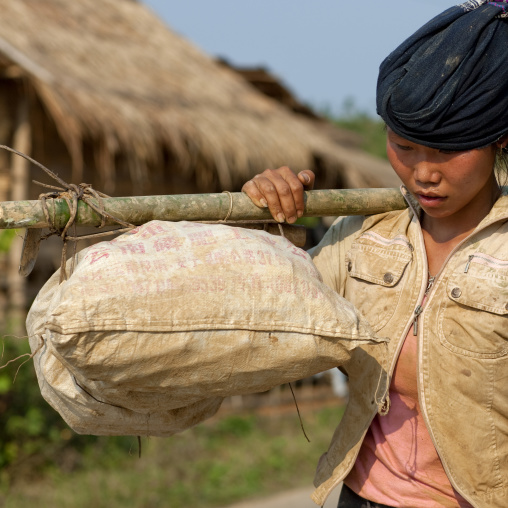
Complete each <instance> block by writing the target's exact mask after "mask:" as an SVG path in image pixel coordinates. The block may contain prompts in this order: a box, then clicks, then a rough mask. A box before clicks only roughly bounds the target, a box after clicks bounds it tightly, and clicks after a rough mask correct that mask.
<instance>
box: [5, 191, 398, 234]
mask: <svg viewBox="0 0 508 508" xmlns="http://www.w3.org/2000/svg"><path fill="white" fill-rule="evenodd" d="M102 204H103V206H104V210H105V211H106V212H108V213H109V214H111V215H112V216H114V217H116V218H118V219H121V220H123V221H125V222H129V223H131V224H134V225H136V226H138V225H141V224H144V223H146V222H149V221H151V220H167V221H180V220H188V221H221V220H224V219H225V218H227V219H228V221H252V220H267V219H271V215H270V212H269V211H268V209H260V208H258V207H257V206H255V205H254V204H253V203H252V201H251V200H250V199H249V197H248V196H246V195H245V194H243V193H241V192H234V193H221V194H180V195H173V196H141V197H121V198H104V199H103V200H102ZM47 206H48V210H49V216H50V218H51V221H52V223H53V226H54V227H55V228H57V229H62V228H64V227H65V225H66V224H67V222H68V220H69V217H70V212H69V207H68V205H67V203H66V202H65V200H63V199H52V200H48V201H47ZM406 207H407V204H406V202H405V201H404V198H403V197H402V194H401V193H400V191H399V190H398V189H336V190H314V191H307V192H306V193H305V212H304V216H305V217H327V216H340V215H372V214H376V213H382V212H387V211H391V210H402V209H403V208H406ZM75 223H76V224H77V225H78V226H99V225H100V224H101V218H100V216H99V214H97V213H96V212H95V211H93V210H92V209H91V208H90V207H89V206H88V205H87V204H86V203H84V202H81V201H80V202H79V204H78V214H77V217H76V221H75ZM114 224H115V223H114V222H113V221H111V220H107V221H106V225H114ZM49 226H50V224H48V222H47V221H46V218H45V215H44V212H43V209H42V205H41V203H40V201H7V202H3V203H0V229H17V228H47V227H49Z"/></svg>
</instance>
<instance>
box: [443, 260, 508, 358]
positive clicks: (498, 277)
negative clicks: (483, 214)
mask: <svg viewBox="0 0 508 508" xmlns="http://www.w3.org/2000/svg"><path fill="white" fill-rule="evenodd" d="M446 293H447V298H445V299H444V301H443V303H442V305H441V308H440V312H439V318H438V326H439V336H440V341H441V343H442V344H443V346H445V347H446V348H447V349H449V350H451V351H453V352H455V353H458V354H462V355H465V356H471V357H475V358H485V359H489V358H491V359H494V358H500V357H503V356H505V355H507V353H508V261H504V260H501V259H497V258H494V257H492V256H489V255H487V254H483V253H478V254H474V255H472V256H470V258H469V261H468V263H467V265H466V267H465V269H464V271H463V272H456V273H454V274H453V275H452V276H451V277H450V279H449V280H448V282H447V285H446Z"/></svg>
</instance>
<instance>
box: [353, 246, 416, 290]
mask: <svg viewBox="0 0 508 508" xmlns="http://www.w3.org/2000/svg"><path fill="white" fill-rule="evenodd" d="M410 260H411V254H409V253H402V252H400V251H397V252H395V253H393V252H391V251H390V250H389V249H383V248H379V247H373V248H369V247H367V246H365V245H357V246H353V247H352V248H351V250H350V251H349V252H348V253H347V255H346V268H347V271H348V273H349V275H350V276H351V277H356V278H358V279H362V280H365V281H368V282H373V283H374V284H378V285H380V286H385V287H393V286H395V285H396V284H397V283H398V282H399V280H400V278H401V277H402V274H403V273H404V270H405V269H406V266H407V265H408V263H409V261H410Z"/></svg>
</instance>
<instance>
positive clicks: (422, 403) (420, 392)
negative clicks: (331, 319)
mask: <svg viewBox="0 0 508 508" xmlns="http://www.w3.org/2000/svg"><path fill="white" fill-rule="evenodd" d="M408 203H409V207H410V208H411V209H412V210H413V214H414V217H416V218H417V222H418V227H419V233H420V245H421V247H422V251H423V261H424V262H425V266H428V262H427V253H426V251H425V241H424V239H423V232H422V228H421V224H420V222H419V220H418V214H417V213H416V210H415V209H414V208H413V206H412V204H411V202H409V201H408ZM498 220H500V219H496V220H493V221H490V222H489V223H487V224H484V225H483V226H482V228H481V229H484V228H486V227H488V226H490V225H491V224H494V223H495V222H497V221H498ZM478 231H479V230H477V229H475V230H474V231H473V232H472V233H471V234H470V235H468V236H467V237H466V238H464V239H463V240H462V241H461V242H460V243H459V244H458V245H456V246H455V248H454V249H452V251H451V252H450V253H449V254H448V256H447V257H446V259H445V262H444V263H443V265H442V266H441V269H440V270H439V272H438V273H437V274H436V275H435V276H434V278H433V280H432V285H433V284H434V282H435V280H436V279H438V277H439V276H440V275H441V272H442V271H443V270H444V268H445V266H446V265H447V264H448V261H449V260H450V258H451V257H452V256H453V255H454V254H455V252H456V251H457V250H458V249H459V248H460V247H461V246H462V245H463V244H464V242H466V241H467V240H468V239H469V238H471V237H472V236H473V235H474V234H476V233H477V232H478ZM473 257H474V256H473ZM471 259H472V258H471ZM471 259H468V262H470V261H471ZM468 269H469V266H468ZM427 270H428V269H427ZM426 273H427V277H428V271H427V272H426ZM432 285H431V287H432ZM427 287H429V283H427ZM427 287H426V288H425V291H424V292H423V294H422V290H423V286H422V290H421V291H420V296H419V298H418V301H421V302H422V303H423V298H424V297H425V293H426V292H427ZM428 291H430V288H429V290H428ZM431 298H432V295H430V296H429V299H431ZM427 303H428V302H427ZM422 313H423V307H422V305H421V304H420V305H418V306H417V307H416V309H415V317H414V318H413V320H412V321H410V322H409V323H411V322H412V323H413V326H414V324H415V323H417V322H418V321H417V320H418V317H419V316H420V315H421V314H422ZM409 326H410V325H409ZM416 326H418V325H416ZM408 328H409V327H408V326H406V329H405V334H406V335H407V333H408ZM406 335H404V337H405V336H406ZM420 337H423V335H420ZM422 340H423V339H422V338H421V339H419V340H418V342H417V351H418V363H417V366H416V369H417V373H416V380H417V384H418V402H419V403H420V409H421V414H422V418H423V421H424V423H425V427H426V428H427V431H428V432H429V436H430V439H431V441H432V444H433V445H434V448H435V450H436V453H437V454H438V457H439V459H440V460H441V463H442V465H443V469H444V471H445V473H446V476H447V477H448V479H449V481H450V483H451V484H452V486H453V488H454V489H455V490H456V491H457V492H458V493H459V494H460V495H461V496H462V497H463V498H464V499H465V500H466V501H468V502H469V503H470V504H471V505H472V506H475V504H474V503H473V502H472V501H471V499H469V498H468V497H467V496H466V495H465V493H464V492H462V491H461V489H459V488H457V485H456V484H455V482H454V481H452V475H451V472H450V469H449V467H448V464H446V463H445V462H444V461H443V460H442V458H441V453H440V452H439V448H438V447H437V443H436V438H435V437H434V432H433V431H432V428H431V427H430V425H429V420H428V417H427V407H426V405H425V397H424V396H423V389H422V387H423V379H422V377H423V375H422V372H421V368H420V365H421V364H422V361H423V358H422V357H423V347H422V344H421V341H422ZM403 343H404V340H401V341H400V343H399V345H398V347H397V354H396V355H395V356H394V359H393V360H392V365H391V366H390V377H389V379H390V381H391V375H392V372H393V369H394V367H395V363H396V361H397V359H398V357H399V354H400V350H401V349H402V344H403ZM420 395H421V396H420Z"/></svg>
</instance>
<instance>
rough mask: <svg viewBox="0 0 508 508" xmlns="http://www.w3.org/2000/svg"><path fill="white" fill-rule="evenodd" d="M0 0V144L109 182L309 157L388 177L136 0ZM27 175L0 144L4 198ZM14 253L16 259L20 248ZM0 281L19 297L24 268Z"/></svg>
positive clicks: (132, 186)
mask: <svg viewBox="0 0 508 508" xmlns="http://www.w3.org/2000/svg"><path fill="white" fill-rule="evenodd" d="M0 8H1V10H2V16H1V17H0V143H1V144H5V145H9V146H11V147H13V148H16V149H18V150H20V151H22V152H24V153H27V154H29V155H30V156H32V157H33V158H35V159H36V160H38V161H39V162H41V163H43V164H44V165H46V166H47V167H49V168H51V169H52V170H54V171H55V172H57V173H58V174H59V176H60V177H61V178H63V179H64V180H66V181H68V182H73V183H79V182H87V183H91V184H92V185H93V186H94V188H96V189H98V190H101V191H103V192H106V193H107V194H110V195H132V194H138V195H140V194H174V193H186V192H214V191H222V190H238V189H239V188H240V186H241V185H242V183H243V182H245V181H246V180H247V179H248V178H249V177H251V176H252V175H253V174H255V173H257V172H259V171H260V170H262V169H264V168H266V167H276V166H279V165H282V164H287V165H290V166H291V167H293V168H294V169H296V170H299V169H303V168H312V169H314V170H316V172H317V173H318V174H319V177H320V182H321V185H322V186H324V187H361V186H369V187H371V186H383V185H391V182H387V181H386V179H385V177H386V176H387V175H389V174H390V172H389V171H387V164H386V163H385V162H383V161H379V160H377V159H375V158H373V157H369V156H367V155H365V154H363V153H361V152H359V151H357V150H354V149H352V148H350V147H348V146H343V145H341V144H340V143H337V140H336V139H333V138H332V137H331V136H327V135H324V134H323V132H322V131H321V130H320V129H317V128H316V126H315V123H313V122H314V119H310V118H306V117H305V116H304V115H301V114H296V113H295V112H294V111H293V110H291V109H290V108H288V107H287V105H284V104H282V103H280V102H278V101H277V100H275V99H273V98H270V97H267V96H265V95H263V94H262V93H260V92H259V91H258V90H257V89H256V88H255V87H253V86H252V85H251V84H250V83H249V82H248V81H247V80H246V79H245V78H244V77H243V76H241V75H239V74H238V73H237V72H235V71H234V70H232V69H229V68H227V67H225V66H223V65H219V64H218V63H217V62H216V61H214V60H213V59H212V58H210V57H209V56H207V55H206V54H204V53H203V52H202V51H201V50H199V49H198V48H196V47H195V46H194V45H193V44H192V43H191V42H189V41H188V40H186V39H184V38H183V37H181V36H180V35H178V34H176V33H174V32H173V31H172V30H171V29H169V28H168V27H167V26H166V25H165V24H164V23H163V22H162V21H161V20H159V19H158V18H157V16H156V15H154V13H153V12H151V11H150V10H149V9H148V8H147V7H146V6H145V5H143V4H142V3H141V2H138V1H136V0H102V1H101V2H100V3H99V4H98V3H97V2H96V1H94V0H73V1H72V2H70V1H68V0H0ZM380 175H382V176H381V177H380ZM34 176H35V177H36V178H37V177H39V176H40V173H38V172H37V173H36V172H35V171H34V168H31V167H30V165H29V164H27V162H26V161H25V160H24V159H21V158H19V157H16V156H12V155H11V154H10V153H8V152H4V151H0V199H1V200H17V199H26V198H31V199H33V198H35V197H37V195H38V194H39V193H40V192H41V189H40V188H38V187H36V186H34V185H33V184H31V179H32V177H34ZM10 256H11V260H10V265H11V266H17V263H18V259H19V247H18V248H12V249H11V253H10ZM6 271H7V270H5V269H4V270H3V273H6ZM11 273H12V271H11ZM3 287H4V290H6V291H7V290H8V291H10V294H9V296H8V297H7V300H9V301H10V303H11V304H12V305H14V306H18V307H20V306H23V305H24V303H23V302H24V300H23V297H22V296H21V295H22V293H23V285H22V282H20V280H19V277H16V276H12V277H11V278H10V280H4V281H3Z"/></svg>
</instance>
